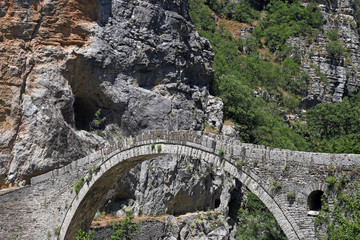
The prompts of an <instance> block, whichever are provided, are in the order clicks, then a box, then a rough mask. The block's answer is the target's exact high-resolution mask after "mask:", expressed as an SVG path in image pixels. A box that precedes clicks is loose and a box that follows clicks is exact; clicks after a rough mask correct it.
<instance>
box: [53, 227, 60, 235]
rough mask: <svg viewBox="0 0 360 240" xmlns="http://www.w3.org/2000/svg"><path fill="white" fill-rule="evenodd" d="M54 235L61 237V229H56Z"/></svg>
mask: <svg viewBox="0 0 360 240" xmlns="http://www.w3.org/2000/svg"><path fill="white" fill-rule="evenodd" d="M53 230H54V233H55V235H56V236H59V235H60V227H54V229H53Z"/></svg>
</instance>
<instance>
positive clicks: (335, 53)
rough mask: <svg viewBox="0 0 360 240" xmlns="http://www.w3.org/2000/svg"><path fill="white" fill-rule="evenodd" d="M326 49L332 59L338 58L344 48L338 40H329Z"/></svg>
mask: <svg viewBox="0 0 360 240" xmlns="http://www.w3.org/2000/svg"><path fill="white" fill-rule="evenodd" d="M326 50H327V51H328V53H329V55H330V56H331V57H332V58H333V59H337V60H338V59H340V57H342V56H343V55H344V52H345V48H344V47H343V45H341V43H340V42H338V41H331V42H330V43H328V44H327V45H326Z"/></svg>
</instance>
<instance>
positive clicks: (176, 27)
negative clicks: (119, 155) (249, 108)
mask: <svg viewBox="0 0 360 240" xmlns="http://www.w3.org/2000/svg"><path fill="white" fill-rule="evenodd" d="M0 25H1V29H0V51H1V56H0V80H1V82H0V92H1V99H0V164H1V165H0V184H1V185H4V184H7V183H14V182H17V183H18V182H20V181H23V182H24V180H25V181H27V180H28V179H29V178H30V177H32V176H35V175H38V174H40V173H43V172H46V171H49V170H51V169H54V168H56V167H59V166H61V165H64V164H66V163H69V162H70V161H72V160H75V159H78V158H80V157H83V156H86V155H87V154H89V153H90V152H93V151H95V150H97V149H99V148H101V147H102V146H104V145H106V144H108V142H110V141H114V140H116V138H117V137H121V136H122V135H131V134H135V133H137V132H140V131H142V130H144V129H194V130H202V129H204V126H205V124H209V125H210V126H213V127H214V128H216V129H217V130H220V128H221V126H222V111H221V106H222V103H221V101H219V100H217V99H216V98H214V97H212V96H210V95H209V92H208V85H209V83H210V81H211V79H212V75H213V70H212V69H211V62H212V59H213V54H212V52H211V47H210V45H209V43H208V41H207V40H205V39H203V38H201V37H200V36H199V35H198V33H197V32H196V31H195V29H194V26H193V25H192V24H191V23H190V19H189V16H188V2H187V1H180V0H171V1H165V0H151V1H141V0H140V1H135V0H134V1H128V0H91V1H84V0H44V1H41V0H31V1H24V0H13V1H1V2H0ZM99 110H100V111H99ZM96 113H98V115H96ZM97 118H98V119H97ZM95 120H98V122H97V123H96V122H94V121H95Z"/></svg>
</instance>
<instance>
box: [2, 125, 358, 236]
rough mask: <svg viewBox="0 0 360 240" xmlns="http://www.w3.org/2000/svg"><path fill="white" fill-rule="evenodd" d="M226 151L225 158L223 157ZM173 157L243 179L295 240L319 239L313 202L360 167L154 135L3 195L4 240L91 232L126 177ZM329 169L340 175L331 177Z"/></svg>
mask: <svg viewBox="0 0 360 240" xmlns="http://www.w3.org/2000/svg"><path fill="white" fill-rule="evenodd" d="M153 143H154V144H155V147H154V145H153ZM157 146H161V150H159V149H158V147H157ZM221 149H222V150H224V153H225V154H224V156H223V157H220V156H219V152H220V150H221ZM168 153H171V154H179V155H185V156H192V157H194V158H196V159H203V160H205V161H207V162H209V163H210V164H212V166H213V167H214V168H219V169H222V170H223V171H224V173H225V172H228V173H229V174H230V175H232V176H234V177H235V178H237V179H239V180H240V181H241V182H242V183H243V184H244V185H245V186H247V187H248V188H249V189H250V190H251V191H252V192H253V193H254V194H255V195H257V196H258V197H259V198H260V199H261V200H262V201H263V202H264V203H265V205H266V206H267V207H268V208H269V210H270V211H271V212H272V213H273V215H274V216H275V218H276V219H277V221H278V222H279V224H280V226H281V227H282V229H283V230H284V232H285V234H286V235H287V236H288V238H289V239H315V232H314V229H313V219H314V218H313V217H311V216H308V215H307V210H308V209H307V197H308V195H309V194H310V193H311V192H312V191H314V190H322V191H326V190H327V189H326V185H325V180H326V177H327V176H328V175H330V174H334V175H337V174H342V172H351V171H352V170H353V169H354V168H356V167H357V166H358V162H359V156H358V155H353V154H324V153H306V152H294V151H289V150H280V149H272V148H266V147H264V146H258V145H252V144H244V143H241V142H239V141H238V140H234V139H231V138H229V137H225V136H218V135H209V134H205V135H204V134H203V133H200V132H190V131H180V132H169V131H152V132H147V133H144V134H141V135H138V136H136V137H134V138H127V139H125V140H124V141H122V142H118V143H117V144H115V145H112V146H111V147H110V148H108V149H104V150H102V151H99V152H97V153H96V154H93V155H90V156H88V157H86V158H83V159H80V160H78V161H75V162H73V163H71V164H69V165H67V166H65V167H63V168H61V169H57V170H54V171H52V172H48V173H46V174H44V175H40V176H38V177H35V178H32V179H31V183H32V184H31V186H27V187H24V188H22V189H19V190H16V191H13V192H9V193H5V194H2V195H0V200H1V202H2V204H1V206H0V214H1V216H2V218H1V220H0V236H1V237H2V238H5V239H7V238H11V237H13V236H14V235H18V236H19V238H20V239H46V237H48V238H51V239H52V238H55V232H57V229H56V228H60V227H61V229H59V231H60V236H61V239H68V238H65V235H66V234H67V230H69V229H70V228H68V227H67V226H69V225H70V226H72V227H74V228H75V227H85V228H86V227H89V226H88V225H87V224H89V222H91V220H92V216H93V215H92V216H90V215H91V214H95V211H96V210H97V208H98V205H99V204H100V203H101V201H102V199H101V198H102V197H101V196H102V195H105V194H104V192H105V193H106V191H107V190H109V189H110V188H111V186H112V184H114V183H115V182H116V181H117V179H118V178H119V176H120V177H121V175H123V174H125V173H126V172H127V171H129V170H130V169H131V168H132V167H133V166H135V165H136V164H138V163H140V162H142V161H144V160H146V159H150V158H153V157H156V156H159V155H163V154H168ZM93 164H95V165H96V166H101V167H100V171H99V172H98V173H93V174H92V179H90V180H89V184H86V183H85V184H84V186H83V187H82V188H81V190H80V191H79V193H78V195H77V194H76V193H75V191H74V190H72V191H71V190H70V189H73V188H74V185H75V183H76V182H77V181H78V180H79V179H80V178H81V177H85V178H86V177H87V176H88V175H89V174H88V173H87V172H88V169H90V168H91V167H92V166H93ZM329 166H335V167H336V170H335V171H331V173H330V172H329V171H330V170H328V167H329ZM352 177H353V178H356V179H358V178H359V177H358V175H357V174H355V175H352ZM274 181H276V182H278V183H280V184H281V186H282V187H281V189H280V190H278V191H274V190H271V189H272V187H271V185H273V183H274ZM290 191H291V192H295V193H296V199H295V201H293V202H290V201H288V200H287V192H290ZM103 197H105V196H103ZM84 209H86V211H84ZM84 212H87V213H84ZM84 217H86V218H85V221H84ZM79 219H81V221H80V220H79ZM77 221H78V222H77ZM70 223H71V224H70ZM54 230H56V231H54ZM50 235H51V236H50ZM67 236H71V233H70V234H69V235H67Z"/></svg>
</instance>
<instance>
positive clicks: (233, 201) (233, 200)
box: [229, 179, 243, 221]
mask: <svg viewBox="0 0 360 240" xmlns="http://www.w3.org/2000/svg"><path fill="white" fill-rule="evenodd" d="M241 187H242V184H241V182H240V181H239V180H237V179H235V189H234V190H232V191H231V192H230V202H229V216H230V217H231V219H233V220H234V221H236V220H237V214H238V211H239V209H240V207H241V202H242V198H243V193H242V191H241Z"/></svg>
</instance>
